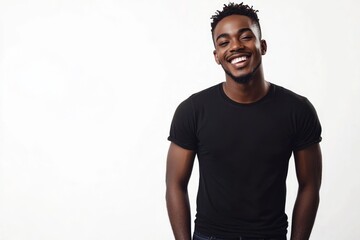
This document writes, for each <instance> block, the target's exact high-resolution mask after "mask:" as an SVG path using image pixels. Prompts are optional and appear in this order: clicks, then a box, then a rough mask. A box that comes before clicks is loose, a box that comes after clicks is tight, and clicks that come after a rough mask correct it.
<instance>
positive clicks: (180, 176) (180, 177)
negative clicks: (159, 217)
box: [166, 143, 195, 240]
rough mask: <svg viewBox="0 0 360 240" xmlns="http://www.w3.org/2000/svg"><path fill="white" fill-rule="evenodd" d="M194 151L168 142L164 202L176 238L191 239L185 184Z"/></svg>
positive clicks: (188, 204)
mask: <svg viewBox="0 0 360 240" xmlns="http://www.w3.org/2000/svg"><path fill="white" fill-rule="evenodd" d="M194 158H195V152H194V151H191V150H187V149H184V148H182V147H180V146H178V145H176V144H174V143H171V144H170V148H169V152H168V156H167V166H166V203H167V209H168V214H169V219H170V223H171V227H172V230H173V233H174V236H175V239H176V240H190V239H191V216H190V203H189V196H188V192H187V185H188V182H189V179H190V176H191V172H192V167H193V163H194Z"/></svg>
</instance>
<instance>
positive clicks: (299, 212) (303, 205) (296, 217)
mask: <svg viewBox="0 0 360 240" xmlns="http://www.w3.org/2000/svg"><path fill="white" fill-rule="evenodd" d="M318 206H319V190H318V189H317V188H314V187H303V188H300V189H299V192H298V195H297V198H296V202H295V206H294V210H293V217H292V227H291V228H292V229H291V238H290V240H308V239H309V237H310V234H311V230H312V227H313V225H314V221H315V217H316V212H317V209H318Z"/></svg>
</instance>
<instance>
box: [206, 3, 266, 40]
mask: <svg viewBox="0 0 360 240" xmlns="http://www.w3.org/2000/svg"><path fill="white" fill-rule="evenodd" d="M257 12H259V11H258V10H255V9H253V6H251V7H249V5H245V4H243V3H233V2H230V3H229V4H224V7H223V9H222V10H221V11H219V10H217V11H216V12H215V14H214V15H212V16H211V19H212V22H211V33H212V34H213V33H214V29H215V27H216V25H217V24H218V23H219V22H220V21H221V20H222V19H223V18H225V17H227V16H230V15H243V16H247V17H249V18H250V19H251V20H252V21H254V22H255V24H256V25H257V26H258V28H259V33H260V38H261V27H260V22H259V18H258V15H257Z"/></svg>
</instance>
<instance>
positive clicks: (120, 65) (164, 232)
mask: <svg viewBox="0 0 360 240" xmlns="http://www.w3.org/2000/svg"><path fill="white" fill-rule="evenodd" d="M223 3H225V2H222V1H215V0H212V1H209V0H182V1H174V0H152V1H146V0H137V1H122V0H120V1H119V0H118V1H115V0H113V1H110V0H101V1H100V0H92V1H91V0H82V1H81V0H72V1H60V0H58V1H55V0H51V1H49V0H43V1H25V0H24V1H20V0H11V1H10V0H1V1H0V97H1V98H0V103H1V105H0V114H1V123H0V141H1V142H0V239H1V240H30V239H31V240H49V239H51V240H57V239H67V240H69V239H70V240H72V239H86V240H88V239H89V240H92V239H173V237H172V232H171V229H170V224H169V222H168V218H167V212H166V207H165V197H164V196H165V181H164V175H165V163H166V162H165V159H166V154H167V148H168V145H169V142H168V141H167V140H166V138H167V136H168V132H169V126H170V122H171V119H172V116H173V113H174V111H175V108H176V107H177V105H178V104H179V103H180V102H181V101H182V100H184V99H185V98H187V97H188V96H189V95H191V94H192V93H194V92H197V91H200V90H202V89H204V88H207V87H209V86H212V85H215V84H217V83H219V82H221V81H223V80H224V74H223V71H222V69H221V67H219V66H218V65H216V64H215V61H214V60H213V56H212V50H213V46H212V40H211V34H210V16H211V15H212V14H213V13H214V12H215V10H217V9H220V8H221V7H222V4H223ZM247 3H248V4H250V5H253V6H254V8H255V9H259V10H260V12H259V18H260V22H261V24H262V29H263V37H264V38H265V39H266V40H267V43H268V53H267V55H265V56H264V58H263V63H264V70H265V76H266V79H267V80H268V81H270V82H273V83H275V84H278V85H282V86H284V87H287V88H289V89H291V90H293V91H295V92H297V93H299V94H302V95H305V96H307V97H308V98H309V99H310V101H311V102H312V103H313V105H314V106H315V107H316V109H317V112H318V115H319V117H320V120H321V123H322V126H323V135H322V136H323V142H322V144H321V146H322V150H323V162H324V172H323V185H322V190H321V205H320V208H319V212H318V217H317V221H316V223H315V226H314V230H313V233H312V239H354V240H355V239H360V228H359V222H358V218H359V213H360V204H359V202H360V181H359V172H360V163H359V148H360V145H359V143H360V139H359V138H360V137H359V136H360V132H359V128H360V111H359V106H358V105H359V103H360V95H359V90H360V70H359V69H360V68H359V60H358V56H360V47H359V42H360V28H359V26H358V25H359V23H360V15H359V14H358V9H359V7H360V4H359V2H358V1H355V0H353V1H352V0H343V1H325V0H322V1H310V0H301V1H300V0H298V1H280V0H273V1H267V0H258V1H248V2H247ZM290 162H291V164H290V168H289V178H288V201H287V211H288V214H289V217H290V218H291V210H292V206H293V202H294V197H295V195H296V190H297V183H296V178H295V175H294V165H293V163H292V162H293V159H291V160H290ZM197 177H198V174H197V166H195V169H194V173H193V178H192V179H191V183H190V197H191V201H192V206H193V208H192V210H193V214H194V212H195V211H194V210H195V206H194V203H195V197H196V196H195V195H196V188H197Z"/></svg>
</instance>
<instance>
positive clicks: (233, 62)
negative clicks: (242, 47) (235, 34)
mask: <svg viewBox="0 0 360 240" xmlns="http://www.w3.org/2000/svg"><path fill="white" fill-rule="evenodd" d="M246 59H247V57H246V56H242V57H238V58H234V59H233V60H231V64H236V63H238V62H242V61H245V60H246Z"/></svg>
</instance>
